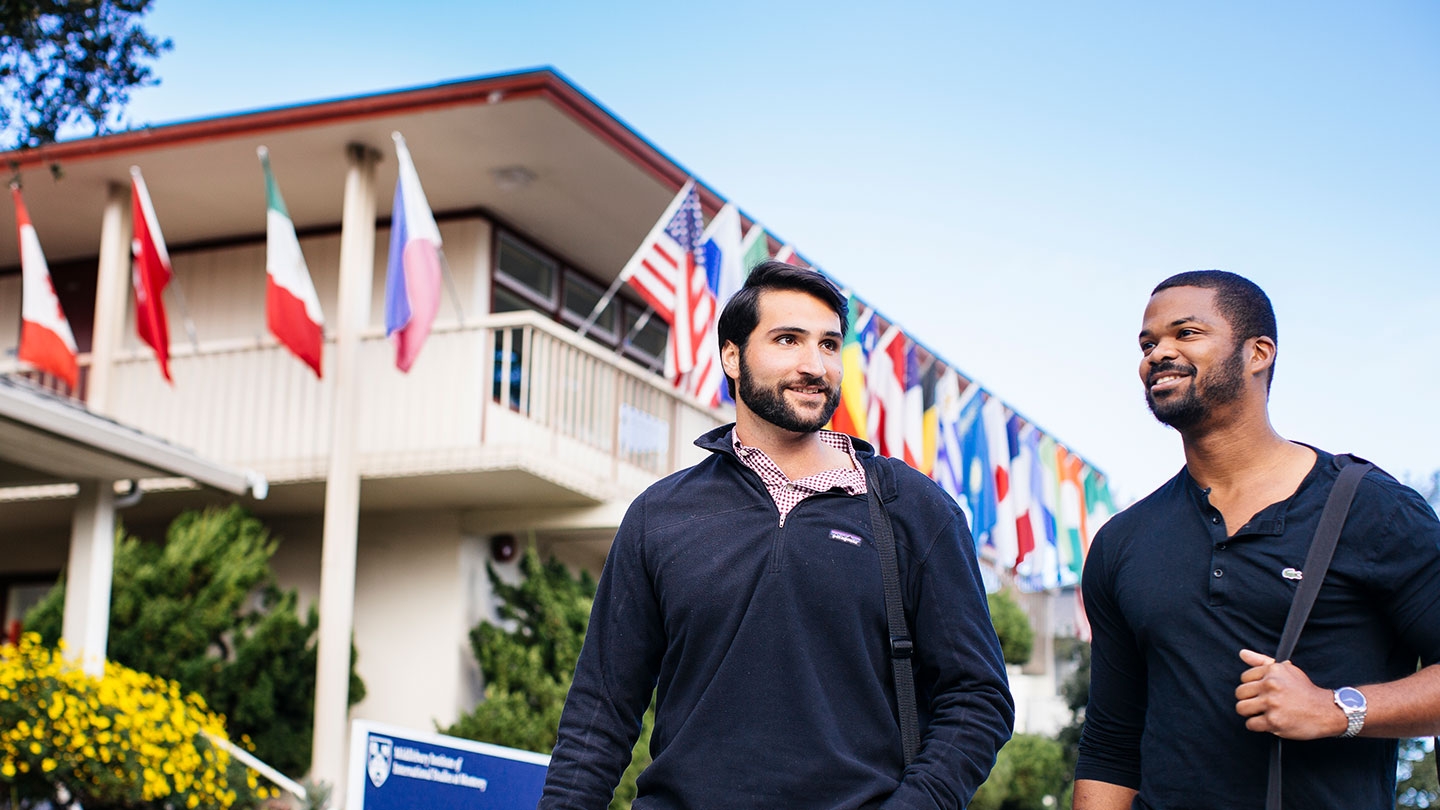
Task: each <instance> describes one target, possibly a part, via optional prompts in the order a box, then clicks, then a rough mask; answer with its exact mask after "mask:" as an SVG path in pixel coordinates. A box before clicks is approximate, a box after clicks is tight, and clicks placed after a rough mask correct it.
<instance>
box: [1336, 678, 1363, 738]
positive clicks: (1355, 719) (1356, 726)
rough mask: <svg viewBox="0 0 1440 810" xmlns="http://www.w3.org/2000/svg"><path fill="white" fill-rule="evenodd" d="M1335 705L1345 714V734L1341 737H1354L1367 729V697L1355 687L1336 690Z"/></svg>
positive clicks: (1343, 687)
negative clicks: (1363, 729) (1361, 730)
mask: <svg viewBox="0 0 1440 810" xmlns="http://www.w3.org/2000/svg"><path fill="white" fill-rule="evenodd" d="M1335 705H1336V706H1339V707H1340V711H1343V712H1345V723H1346V726H1345V733H1344V734H1341V735H1340V736H1341V737H1354V736H1355V735H1356V734H1359V733H1360V729H1362V728H1364V727H1365V709H1366V708H1367V705H1366V703H1365V695H1364V694H1363V693H1361V691H1360V690H1359V689H1356V688H1355V687H1353V686H1342V687H1340V688H1339V689H1336V690H1335Z"/></svg>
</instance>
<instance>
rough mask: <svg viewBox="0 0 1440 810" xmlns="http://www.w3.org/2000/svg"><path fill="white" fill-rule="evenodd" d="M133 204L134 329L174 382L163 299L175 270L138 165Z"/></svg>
mask: <svg viewBox="0 0 1440 810" xmlns="http://www.w3.org/2000/svg"><path fill="white" fill-rule="evenodd" d="M130 207H131V221H132V222H133V223H134V228H135V235H134V237H133V238H132V239H131V241H130V252H131V255H132V256H133V257H134V259H135V263H134V265H132V268H131V272H130V282H131V286H132V287H134V288H135V331H137V332H139V333H140V339H141V340H143V341H145V342H146V343H147V344H149V346H150V348H152V349H154V350H155V359H156V360H158V361H159V362H160V373H161V374H163V375H165V381H166V382H169V383H172V384H173V383H174V380H172V379H170V328H169V326H168V325H167V323H166V321H165V302H164V301H163V300H162V299H161V296H162V295H164V293H165V285H167V284H169V283H170V277H171V276H172V275H173V273H172V271H171V269H170V254H169V252H167V251H166V250H165V237H164V236H162V235H161V234H160V222H159V221H158V220H156V219H155V207H154V206H153V205H151V204H150V192H149V190H147V189H146V188H145V178H144V177H141V176H140V167H139V166H131V167H130Z"/></svg>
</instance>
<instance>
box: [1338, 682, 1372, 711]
mask: <svg viewBox="0 0 1440 810" xmlns="http://www.w3.org/2000/svg"><path fill="white" fill-rule="evenodd" d="M1335 702H1336V703H1339V704H1340V705H1341V707H1343V708H1345V709H1363V708H1365V696H1364V695H1362V694H1360V690H1359V689H1356V688H1354V687H1351V686H1342V687H1340V688H1339V689H1336V690H1335Z"/></svg>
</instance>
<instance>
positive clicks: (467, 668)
mask: <svg viewBox="0 0 1440 810" xmlns="http://www.w3.org/2000/svg"><path fill="white" fill-rule="evenodd" d="M392 132H401V133H403V134H404V136H405V139H406V140H407V141H408V144H409V150H410V152H411V154H412V155H413V156H414V161H415V164H416V168H417V171H418V174H419V176H420V178H421V180H422V181H423V184H424V191H425V195H426V197H427V198H428V201H429V204H430V207H431V208H432V209H433V211H434V212H435V216H436V219H437V221H438V224H439V229H440V232H441V235H442V236H443V240H444V252H445V255H446V257H447V259H448V266H449V274H450V277H451V279H452V281H453V284H452V285H451V287H452V288H451V290H450V292H448V293H447V294H446V296H445V299H444V301H443V302H442V304H441V308H440V313H439V316H438V318H437V320H436V322H435V329H434V331H433V333H432V335H431V336H430V338H429V340H428V342H427V343H426V344H425V347H424V349H423V351H422V353H421V355H420V358H419V360H418V362H417V363H416V364H415V366H414V368H413V369H412V370H411V371H410V372H409V373H408V374H404V373H401V372H400V371H398V370H397V369H396V367H395V363H394V360H393V353H394V350H393V348H392V347H391V346H390V344H389V343H388V342H387V340H386V338H385V335H384V330H383V312H382V300H383V288H384V274H385V264H386V253H387V244H388V238H389V233H388V231H389V225H390V215H391V192H392V190H393V189H394V186H395V181H396V160H395V154H394V152H393V151H392V149H391V133H392ZM260 146H264V147H266V148H267V149H268V150H269V155H270V161H271V164H272V166H273V169H274V173H275V177H276V179H277V181H278V183H279V185H280V188H281V189H282V190H283V194H284V198H285V202H286V206H287V208H288V211H289V215H290V217H291V219H292V220H293V222H294V223H295V227H296V229H297V232H298V234H299V237H300V242H301V246H302V249H303V252H304V256H305V259H306V260H307V263H308V267H309V272H310V274H311V277H312V278H313V280H314V284H315V288H316V291H317V294H318V297H319V300H320V304H321V309H322V310H323V312H324V317H325V323H326V326H325V337H326V341H325V348H324V353H323V359H322V367H323V376H322V377H320V378H318V379H317V378H316V376H315V375H314V374H313V373H312V372H311V371H310V369H308V368H307V367H306V366H305V365H304V364H303V363H302V362H301V361H300V360H298V359H297V358H296V357H295V356H293V355H291V354H290V353H289V352H288V351H287V350H286V349H285V348H284V347H283V346H281V345H279V344H278V343H277V341H276V340H275V339H274V338H273V337H272V336H271V335H270V334H269V332H268V331H267V328H266V320H265V290H266V273H265V261H266V232H265V229H266V197H265V186H264V182H263V178H262V174H261V171H260V167H259V164H258V163H257V160H256V150H257V147H260ZM0 159H3V160H5V161H6V162H8V163H10V164H11V165H13V166H15V167H16V170H17V172H18V175H19V177H20V179H21V180H22V181H23V183H24V194H25V199H26V203H27V206H28V208H29V212H30V218H31V220H32V221H33V223H34V225H35V228H36V230H37V232H38V234H39V238H40V241H41V242H42V244H43V246H44V250H45V253H46V255H47V257H48V259H49V265H50V269H51V274H52V277H53V280H54V286H55V288H56V291H57V294H58V296H59V298H60V301H61V305H62V307H63V308H64V310H65V311H66V313H67V314H68V316H69V319H70V323H71V325H72V328H73V330H74V332H75V336H76V340H77V342H78V344H79V348H80V351H81V367H82V378H81V384H80V388H79V390H77V391H60V392H59V393H60V394H61V395H69V396H72V397H74V398H76V399H78V400H82V401H84V402H85V403H87V405H88V407H89V411H88V412H87V413H88V414H89V416H88V417H87V418H92V419H102V420H106V419H108V420H114V421H115V422H118V423H123V424H126V425H133V426H135V427H136V428H138V429H139V430H140V431H143V432H144V433H146V434H148V435H151V436H154V437H159V438H161V439H163V441H164V442H166V443H168V444H167V446H173V447H177V448H187V449H188V450H189V451H191V452H192V453H194V454H198V457H204V458H212V459H216V460H218V461H220V462H222V463H224V464H226V465H231V466H233V467H236V468H241V469H251V470H255V471H257V472H258V474H259V475H262V476H263V477H264V478H265V479H266V480H268V482H269V497H267V498H266V499H265V500H263V501H258V500H256V501H250V502H248V503H247V505H248V506H249V508H251V509H252V510H253V511H254V512H256V513H257V514H258V515H260V516H261V517H262V518H263V519H264V520H265V521H266V523H267V524H268V525H269V526H270V527H271V528H272V529H273V530H274V532H275V533H276V534H277V535H278V536H280V537H281V538H283V542H282V543H281V545H280V548H279V551H278V552H277V555H276V557H275V560H274V565H275V568H276V570H277V574H278V576H279V578H280V580H281V583H282V584H283V585H285V586H286V587H294V588H297V589H299V591H300V593H301V595H302V598H303V599H304V600H306V601H308V602H312V603H315V604H318V605H319V606H320V610H321V621H322V626H321V640H320V645H321V650H320V659H321V663H320V673H319V684H318V689H317V692H318V695H317V711H316V736H315V753H314V760H313V761H314V767H313V770H312V774H311V776H312V778H314V779H318V780H323V781H327V782H330V783H331V784H333V785H336V786H337V787H340V786H343V785H344V779H343V768H344V766H345V763H346V762H347V760H346V756H345V750H344V749H345V745H346V743H347V740H348V737H347V735H346V723H347V719H348V718H349V717H351V716H354V717H364V718H366V719H372V720H378V721H383V722H387V723H392V724H397V725H404V726H410V727H414V728H429V727H432V725H433V724H434V723H437V722H438V723H441V724H446V723H449V722H452V721H453V720H454V719H455V718H456V717H457V716H458V714H459V713H461V712H463V711H466V710H468V709H469V708H471V707H472V706H473V705H475V703H476V701H478V700H480V699H481V694H482V693H481V684H480V680H479V673H478V672H477V671H476V670H475V667H474V662H473V659H472V657H471V655H470V652H469V648H468V641H467V633H468V631H469V629H470V628H471V627H472V626H474V624H475V623H476V622H478V621H480V620H481V619H482V618H486V617H489V616H491V615H492V605H491V604H490V600H491V597H490V588H489V584H488V580H487V575H486V565H487V563H489V564H493V565H495V566H496V567H497V569H498V570H499V571H500V573H501V575H502V576H515V575H517V572H516V570H515V565H514V562H513V560H511V559H510V558H509V557H508V556H506V555H505V554H504V553H501V554H500V557H499V558H497V556H496V553H495V551H494V550H499V549H507V548H510V547H511V546H513V542H512V541H515V540H518V542H519V543H520V544H521V545H523V544H526V543H534V544H536V545H537V546H538V548H539V549H540V551H541V552H542V554H549V555H554V556H556V557H557V558H559V559H561V560H562V561H564V562H566V563H567V564H569V565H571V566H574V567H577V568H586V569H589V570H592V571H598V570H599V569H600V567H601V565H602V564H603V560H604V556H605V553H606V551H607V550H608V547H609V543H610V540H611V538H612V536H613V533H614V531H615V529H616V527H617V526H618V525H619V521H620V518H621V517H622V515H623V513H624V510H625V508H626V506H627V505H628V504H629V502H630V500H631V499H632V498H633V497H634V496H635V495H637V494H638V493H639V492H640V491H641V490H642V489H643V488H644V487H646V486H647V485H649V484H650V483H652V482H654V481H655V480H657V479H658V478H660V477H662V476H664V475H666V474H668V473H670V472H672V471H674V470H677V469H680V468H682V467H685V466H688V465H689V464H691V463H693V462H694V461H696V460H698V458H699V457H700V454H701V451H699V450H698V449H697V448H694V447H693V446H692V445H691V440H692V439H693V438H694V437H695V436H697V435H699V434H700V433H702V432H703V431H705V430H707V429H709V428H711V427H714V426H716V425H719V424H722V423H724V422H726V421H729V419H730V415H729V413H728V412H727V411H726V410H725V409H712V408H709V407H706V406H704V405H702V404H701V403H699V402H697V401H694V400H692V399H690V398H688V397H686V396H684V395H682V394H680V393H679V392H677V391H676V389H675V388H674V387H673V386H671V385H670V384H669V383H668V382H667V381H666V380H665V379H664V378H663V376H662V374H661V371H660V370H661V368H662V366H663V362H662V356H663V352H664V346H665V340H666V331H667V327H666V324H665V323H663V322H662V321H660V320H659V319H658V318H651V317H649V315H648V314H647V312H646V307H645V305H644V302H643V301H642V300H641V299H640V297H639V296H637V295H635V294H633V293H632V292H631V291H630V290H628V289H625V288H622V289H621V291H620V294H619V295H618V296H617V297H616V298H615V300H614V301H613V302H612V303H611V304H610V305H609V306H608V307H606V308H605V309H604V310H603V311H602V312H601V314H600V316H599V318H598V319H597V320H596V322H595V324H594V327H593V328H591V329H589V330H587V332H586V334H585V335H584V336H581V335H579V334H577V330H576V327H577V326H578V325H579V324H580V323H582V322H583V321H584V320H585V318H586V316H587V315H588V314H589V313H590V312H591V310H592V308H593V307H594V305H595V304H596V302H597V301H599V300H600V298H601V296H602V295H603V293H604V291H605V290H606V289H607V288H608V287H609V286H610V285H611V283H612V282H613V281H614V280H615V278H616V276H617V274H618V273H619V271H620V269H621V268H622V267H623V266H624V265H625V263H626V261H627V259H628V258H629V257H630V255H631V254H632V252H634V250H635V249H636V247H637V245H639V243H640V242H641V240H642V238H643V237H644V236H645V234H646V233H647V232H648V231H649V230H650V228H651V227H652V226H653V225H654V223H655V221H656V218H657V216H658V215H659V214H660V212H661V211H662V210H664V209H665V207H666V205H667V203H669V201H670V200H671V198H672V197H673V196H674V195H675V192H676V190H677V189H678V188H679V187H680V186H681V185H682V184H683V183H684V182H685V181H686V179H687V178H688V177H689V173H688V172H687V171H686V170H685V169H684V167H683V166H682V165H680V164H679V163H677V162H676V161H675V160H673V159H672V158H670V157H669V156H667V155H666V154H665V153H663V152H662V151H661V150H660V149H659V148H657V147H656V146H655V145H654V144H651V143H650V142H649V141H647V140H646V139H645V138H643V137H642V136H641V135H639V134H638V133H636V132H635V131H633V130H632V129H630V128H629V127H628V126H627V125H625V124H624V123H623V122H622V121H621V120H619V119H618V118H617V117H616V116H615V115H614V114H612V113H611V112H610V111H608V110H606V109H605V108H604V107H603V106H602V105H601V104H599V103H598V102H596V101H595V100H594V99H592V98H590V97H589V96H588V95H586V94H585V93H584V92H582V91H581V90H579V89H578V88H577V87H576V86H575V85H573V84H572V83H570V82H569V81H568V80H566V79H565V78H564V77H563V76H561V75H560V74H558V73H556V72H555V71H553V70H549V69H541V70H531V71H524V72H518V73H510V74H504V75H497V76H488V77H482V78H477V79H469V80H464V81H457V82H450V83H443V84H437V85H433V86H429V87H421V88H415V89H409V90H401V91H396V92H383V93H376V94H373V95H366V96H361V97H355V98H344V99H337V100H331V101H322V102H317V103H312V104H302V105H295V106H289V107H282V108H277V109H269V110H260V111H254V112H247V113H239V114H234V115H226V116H222V117H217V118H209V119H204V120H197V121H188V122H181V123H177V124H171V125H166V126H157V127H148V128H141V129H136V130H133V131H129V132H123V133H118V134H113V135H106V136H103V137H96V138H89V139H84V140H78V141H71V142H65V143H60V144H55V145H50V146H45V147H41V148H38V149H33V150H25V151H21V152H14V153H10V154H7V155H3V156H0ZM131 166H138V167H140V168H141V169H142V170H143V173H144V177H145V180H146V184H147V186H148V189H149V194H150V197H151V200H152V201H153V208H154V211H155V215H156V217H157V219H158V221H159V222H160V223H161V225H162V227H163V232H164V237H165V240H166V242H167V243H168V246H169V253H170V257H171V260H172V262H173V266H174V270H175V276H176V279H177V281H178V285H179V287H180V288H181V289H182V290H183V299H184V310H185V313H184V314H185V316H186V317H188V320H189V321H190V322H192V323H193V325H194V331H193V335H191V334H187V329H185V328H182V312H181V310H180V309H179V307H178V306H177V305H178V304H179V303H180V302H179V300H178V298H177V299H175V300H172V301H171V302H170V323H171V329H170V334H171V343H170V368H171V373H172V375H173V384H167V382H166V381H165V380H164V379H163V378H162V376H161V374H160V371H159V369H158V367H157V364H156V361H155V359H154V356H153V354H152V352H151V351H150V349H149V348H148V347H147V346H145V345H144V344H143V343H141V342H140V341H139V339H138V338H137V337H136V330H135V328H134V323H133V321H134V308H133V306H131V305H128V304H127V301H128V298H129V297H128V284H129V281H130V241H131V234H132V227H131V223H130V221H129V217H130V213H129V212H130V199H129V177H130V167H131ZM699 189H700V197H701V203H702V206H703V207H704V209H705V212H706V215H707V216H713V215H714V214H715V213H716V212H717V211H718V209H719V208H720V207H721V205H722V204H723V203H724V202H725V201H724V200H723V199H722V197H721V196H720V195H719V194H717V193H716V192H715V191H714V190H712V189H710V188H709V187H707V186H705V185H704V184H703V183H701V184H700V185H699ZM747 221H748V218H747ZM770 247H771V248H772V250H773V249H777V248H779V247H780V245H779V243H778V242H772V243H771V245H770ZM17 256H18V251H17V246H16V241H15V232H14V231H13V230H8V229H0V324H18V323H19V320H20V319H19V311H20V300H21V292H20V274H19V267H18V261H17V259H16V258H15V257H17ZM0 329H3V327H0ZM0 335H3V336H0V349H8V350H9V352H10V357H11V358H12V359H10V360H3V361H0V363H3V364H4V365H3V366H0V370H4V371H7V372H8V373H10V374H14V375H27V374H28V375H29V376H32V377H33V376H35V375H33V374H30V373H29V372H26V371H25V370H24V369H22V368H20V367H19V366H18V364H16V363H15V362H14V361H13V347H14V345H15V344H14V339H15V337H14V336H16V335H18V328H17V329H16V330H14V331H9V330H4V331H3V332H0ZM36 382H37V383H39V384H51V385H53V384H54V381H47V380H44V379H39V380H36ZM59 387H60V388H63V386H59ZM82 466H83V463H82ZM172 466H173V465H172ZM97 470H98V468H97ZM156 470H157V471H159V472H163V475H159V476H153V477H154V478H173V477H174V476H188V477H189V478H190V479H193V480H196V481H201V482H202V483H206V484H213V482H211V481H206V480H203V476H202V475H200V474H199V473H197V472H193V471H189V470H187V469H180V468H178V467H176V468H173V469H172V468H164V467H160V468H156ZM122 472H123V475H122V474H121V473H122ZM98 474H99V473H98V471H97V475H98ZM105 474H106V475H110V474H111V472H106V473H105ZM113 477H119V478H126V479H132V480H140V481H141V487H142V489H145V490H146V491H147V494H146V496H145V497H144V498H143V499H142V500H140V502H139V503H137V504H135V505H133V506H130V507H129V508H127V509H126V510H125V512H124V519H125V522H126V524H127V526H129V527H130V528H131V529H132V530H134V531H136V532H137V533H141V534H146V533H147V530H148V533H149V535H150V536H158V535H159V532H158V531H157V528H158V527H159V526H162V525H163V524H164V523H165V522H167V521H168V520H169V519H170V518H171V517H173V516H174V515H175V514H176V513H178V512H179V511H180V510H182V509H184V508H189V507H193V506H198V505H202V504H205V503H210V502H214V501H215V500H216V498H217V496H216V494H215V493H214V491H213V489H208V488H203V487H202V488H197V487H194V486H190V485H186V484H181V485H174V484H173V482H172V483H171V484H168V485H167V484H165V483H163V482H159V481H152V480H150V479H151V478H152V476H150V474H149V472H148V471H147V470H141V469H133V468H126V469H125V470H119V469H117V470H115V471H113ZM3 483H5V482H4V481H0V484H3ZM222 489H223V487H222ZM81 491H82V493H83V492H84V490H83V488H82V490H81ZM231 491H232V492H233V491H235V490H234V489H233V488H232V489H231ZM7 493H9V494H7ZM82 500H83V497H82ZM73 509H74V496H73V495H69V496H66V495H65V493H62V492H59V491H51V490H43V491H41V490H33V489H32V490H24V491H18V494H17V491H16V490H13V489H12V490H5V489H0V525H4V526H5V527H6V530H5V531H4V532H3V533H0V534H3V537H0V584H3V583H6V582H9V583H21V582H23V583H27V584H28V587H30V588H32V590H33V588H35V587H39V585H41V584H43V583H46V582H53V581H54V579H55V577H56V576H58V575H59V573H60V572H61V571H62V570H64V569H65V568H66V564H67V553H66V550H67V548H68V542H69V538H70V536H71V533H72V529H71V518H70V515H71V513H72V511H73ZM497 538H499V539H500V541H499V542H497V541H496V540H497ZM0 595H3V594H0ZM12 618H13V617H12ZM352 633H353V638H354V642H355V645H356V647H357V649H358V651H359V660H358V669H359V672H360V674H361V676H362V677H363V678H364V679H365V682H366V685H367V696H366V698H365V699H364V701H362V702H361V703H360V704H359V705H357V706H355V707H354V709H353V710H351V711H349V712H347V709H346V694H345V690H346V688H347V686H348V682H347V679H346V677H345V673H346V672H347V668H346V666H345V657H346V656H348V651H349V640H350V638H351V635H352ZM1051 687H1052V688H1051V689H1050V691H1051V693H1052V694H1053V691H1054V690H1053V676H1052V683H1051ZM1061 708H1062V709H1063V706H1062V707H1061ZM1046 711H1049V712H1051V714H1053V713H1054V712H1053V710H1051V709H1047V710H1046ZM1046 722H1047V723H1048V722H1049V721H1048V720H1047V721H1046Z"/></svg>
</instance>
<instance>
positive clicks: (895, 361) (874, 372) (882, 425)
mask: <svg viewBox="0 0 1440 810" xmlns="http://www.w3.org/2000/svg"><path fill="white" fill-rule="evenodd" d="M909 342H910V341H909V340H907V339H906V337H905V334H904V333H903V332H901V331H900V328H899V327H898V326H890V327H888V328H886V330H885V332H884V334H882V335H881V336H880V340H879V341H878V342H877V343H876V344H875V349H874V351H872V352H870V362H869V364H868V365H867V367H866V369H865V391H866V394H867V395H868V397H867V402H866V405H865V408H866V416H867V420H866V425H865V432H866V433H867V434H868V435H869V437H870V441H871V443H872V444H874V445H875V452H877V453H879V454H880V455H882V456H892V457H894V458H904V453H905V345H906V344H907V343H909Z"/></svg>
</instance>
